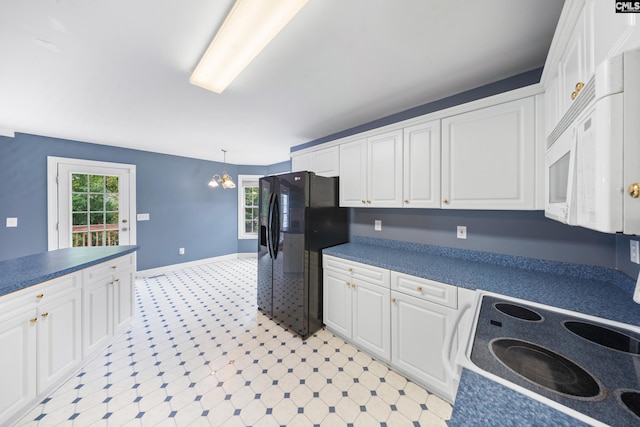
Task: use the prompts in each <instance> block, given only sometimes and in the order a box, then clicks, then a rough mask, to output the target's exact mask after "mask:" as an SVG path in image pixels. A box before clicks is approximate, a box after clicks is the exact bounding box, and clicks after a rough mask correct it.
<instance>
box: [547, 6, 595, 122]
mask: <svg viewBox="0 0 640 427" xmlns="http://www.w3.org/2000/svg"><path fill="white" fill-rule="evenodd" d="M593 61H594V54H593V30H592V24H591V19H587V14H586V13H585V11H584V10H583V11H582V13H580V16H579V17H578V21H577V22H576V26H575V27H574V29H573V32H572V33H571V36H570V37H569V42H568V43H567V46H566V47H565V50H564V53H563V55H562V60H561V61H560V66H559V76H558V77H559V92H558V95H559V106H560V116H559V117H558V119H559V118H560V117H562V115H563V114H564V113H565V112H566V111H567V110H568V109H569V107H570V106H571V104H572V102H573V99H574V98H575V97H576V96H577V95H578V93H579V92H580V89H581V87H584V85H586V84H587V82H588V81H589V79H590V78H591V76H592V75H593V73H594V70H595V67H594V62H593ZM574 94H575V95H574ZM558 119H556V122H557V121H558Z"/></svg>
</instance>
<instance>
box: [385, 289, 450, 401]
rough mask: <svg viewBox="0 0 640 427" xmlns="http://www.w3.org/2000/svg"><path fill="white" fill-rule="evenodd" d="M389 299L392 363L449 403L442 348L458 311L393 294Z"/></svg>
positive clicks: (398, 293) (448, 389)
mask: <svg viewBox="0 0 640 427" xmlns="http://www.w3.org/2000/svg"><path fill="white" fill-rule="evenodd" d="M391 298H392V301H393V303H392V304H391V325H392V330H391V336H392V339H391V354H392V357H391V364H392V365H394V366H395V367H397V368H398V369H399V370H401V371H402V372H404V373H406V374H407V375H409V376H411V377H412V378H413V379H415V380H416V381H417V382H419V383H421V384H424V385H426V386H427V387H428V388H429V390H430V391H433V392H435V393H436V394H438V395H440V396H441V397H444V398H446V399H447V400H449V401H451V400H452V399H453V390H452V381H451V375H450V374H449V373H448V372H447V370H446V369H445V366H444V365H443V361H442V348H443V345H444V342H445V338H446V333H447V328H448V327H449V326H450V323H451V322H453V321H454V319H455V316H456V313H457V310H455V309H453V308H449V307H445V306H442V305H438V304H434V303H432V302H429V301H425V300H423V299H420V298H416V297H412V296H409V295H406V294H402V293H400V292H395V291H394V292H392V293H391Z"/></svg>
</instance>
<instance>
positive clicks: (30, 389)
mask: <svg viewBox="0 0 640 427" xmlns="http://www.w3.org/2000/svg"><path fill="white" fill-rule="evenodd" d="M80 279H81V275H80V274H79V273H74V274H68V275H66V276H62V277H60V278H57V279H53V280H50V281H47V282H44V283H41V284H39V285H36V286H32V287H30V288H26V289H23V290H21V291H18V292H15V293H13V294H10V295H9V296H6V297H3V299H2V308H3V310H2V311H3V315H2V316H0V348H3V349H5V350H4V351H2V352H0V367H1V368H2V387H0V425H5V423H6V422H7V421H8V420H10V419H11V417H12V416H13V415H15V414H16V413H18V412H19V411H20V410H21V409H23V408H24V407H25V405H28V404H29V403H31V402H32V401H33V400H34V399H35V398H36V397H37V396H38V395H40V394H43V393H46V392H49V391H50V390H51V389H52V388H53V386H54V385H57V384H59V383H60V382H61V381H62V380H63V379H65V378H66V377H67V375H68V374H69V373H70V372H72V371H73V369H75V368H77V367H78V366H79V365H80V362H81V361H82V353H81V345H80V343H81V326H82V324H81V322H80V312H81V307H80V286H81V280H80Z"/></svg>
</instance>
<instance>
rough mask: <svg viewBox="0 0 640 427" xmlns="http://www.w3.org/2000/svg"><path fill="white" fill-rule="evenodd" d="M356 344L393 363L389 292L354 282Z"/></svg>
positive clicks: (354, 332)
mask: <svg viewBox="0 0 640 427" xmlns="http://www.w3.org/2000/svg"><path fill="white" fill-rule="evenodd" d="M351 287H352V291H353V294H352V298H353V303H352V306H353V331H352V332H353V341H354V343H355V344H356V345H357V346H359V347H361V348H363V349H365V350H367V351H368V352H370V353H371V354H372V355H374V356H377V357H379V358H381V359H383V360H386V361H389V360H390V359H391V313H390V307H389V304H390V301H389V299H390V295H391V291H390V290H389V289H388V288H383V287H381V286H376V285H372V284H370V283H367V282H362V281H359V280H358V281H354V283H353V284H352V286H351Z"/></svg>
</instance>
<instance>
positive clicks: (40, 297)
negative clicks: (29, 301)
mask: <svg viewBox="0 0 640 427" xmlns="http://www.w3.org/2000/svg"><path fill="white" fill-rule="evenodd" d="M36 298H38V299H42V298H44V294H39V295H36Z"/></svg>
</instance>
